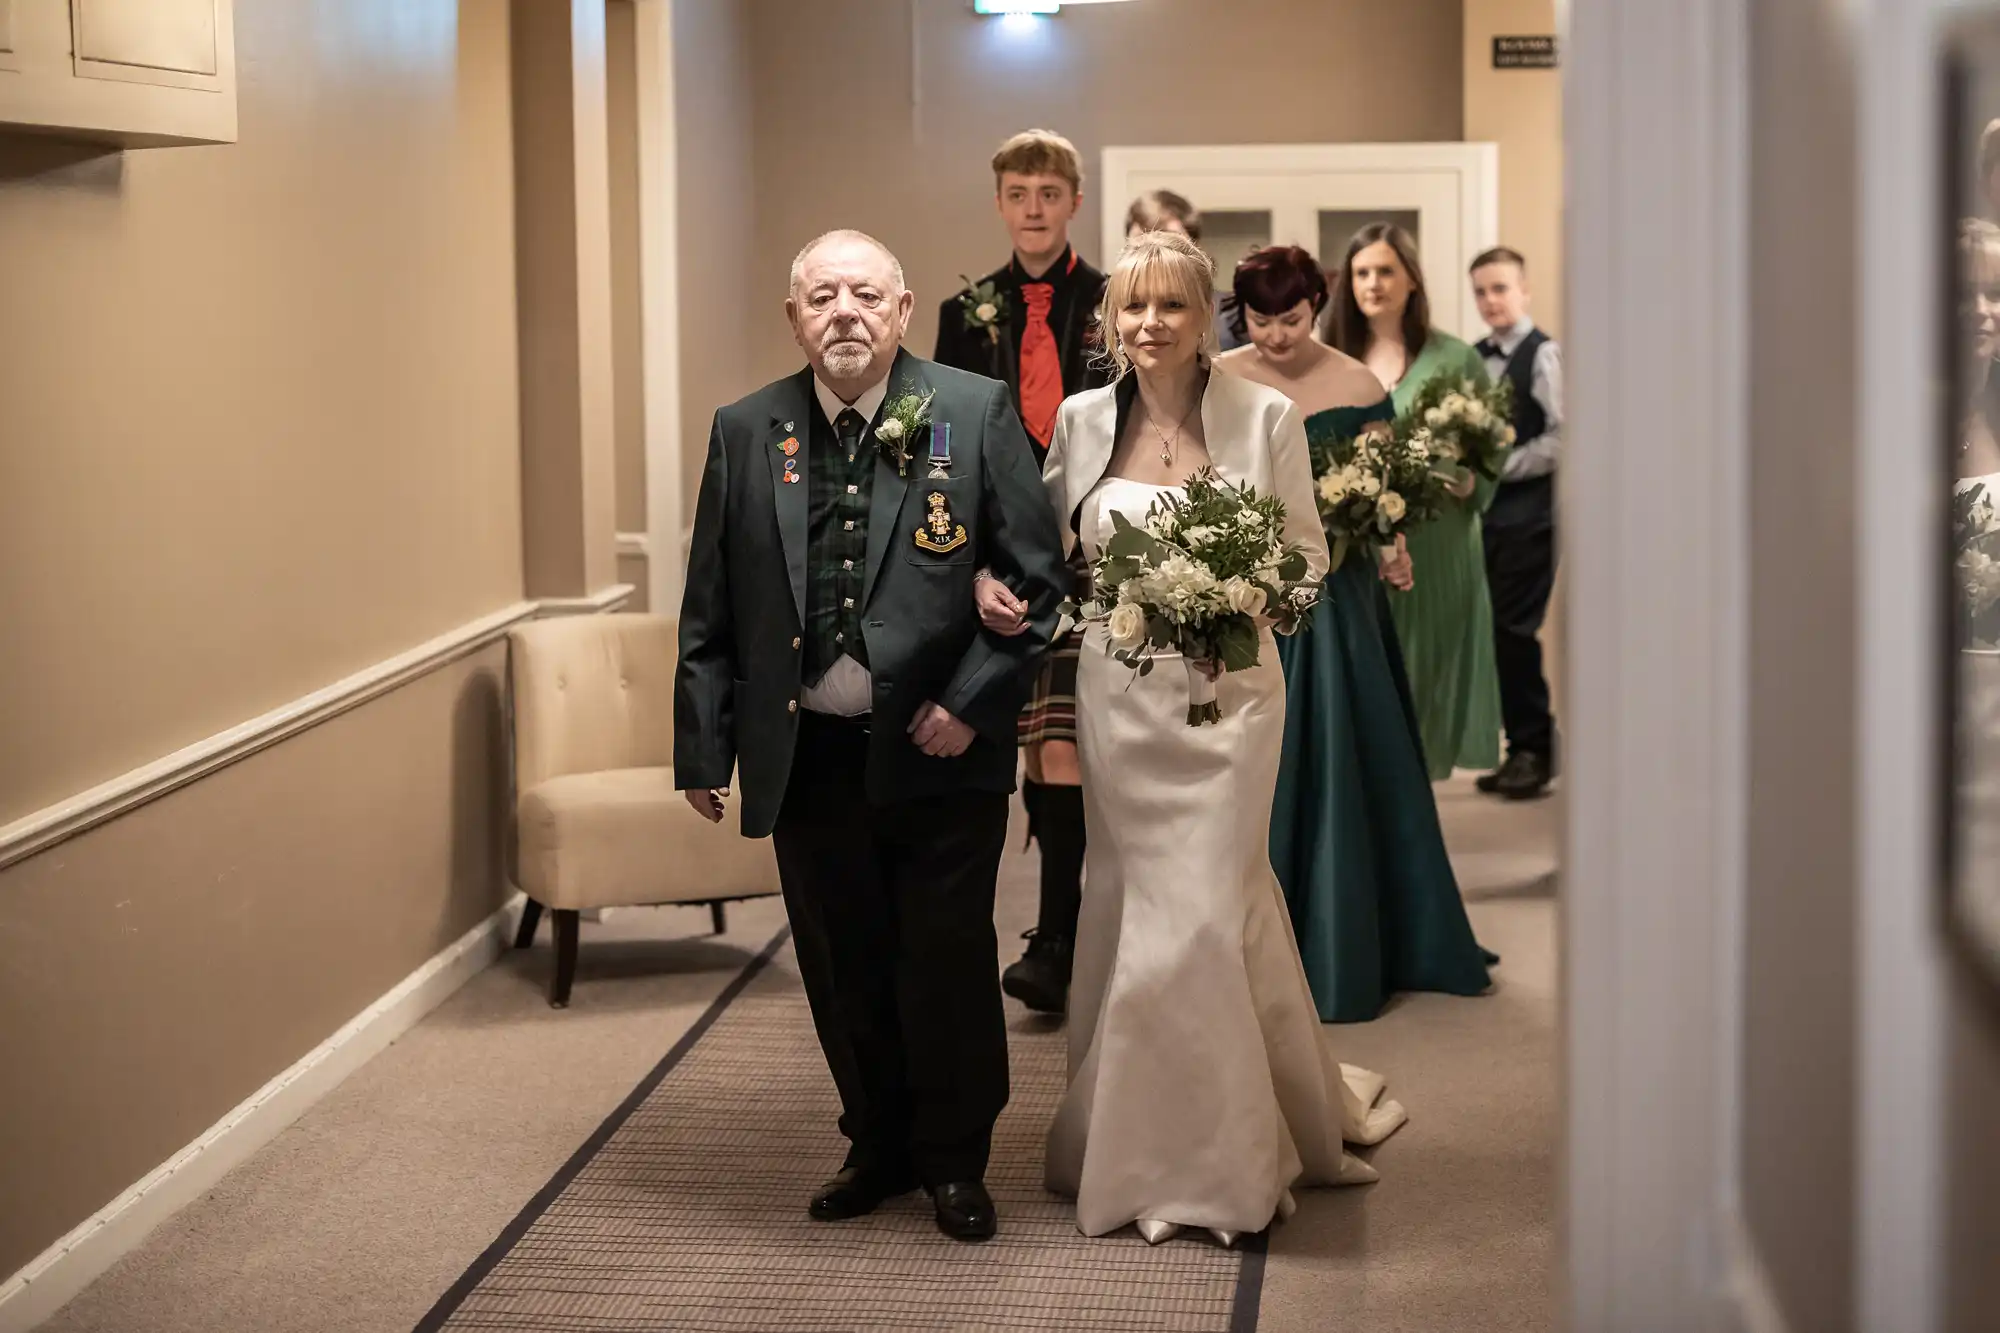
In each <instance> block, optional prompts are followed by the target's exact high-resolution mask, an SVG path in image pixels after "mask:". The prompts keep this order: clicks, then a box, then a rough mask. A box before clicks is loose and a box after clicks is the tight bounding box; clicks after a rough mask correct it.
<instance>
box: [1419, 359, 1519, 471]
mask: <svg viewBox="0 0 2000 1333" xmlns="http://www.w3.org/2000/svg"><path fill="white" fill-rule="evenodd" d="M1513 410H1514V390H1513V386H1512V385H1511V384H1509V383H1508V382H1507V381H1506V380H1501V381H1500V382H1499V383H1498V384H1495V385H1494V386H1493V387H1492V388H1490V389H1481V388H1480V387H1479V386H1478V385H1477V384H1475V383H1473V382H1472V381H1471V380H1469V379H1466V380H1451V379H1447V378H1445V377H1444V376H1442V375H1439V376H1436V377H1435V378H1433V379H1430V380H1427V381H1425V382H1424V385H1423V387H1422V388H1420V389H1418V390H1417V396H1416V397H1415V398H1413V399H1411V400H1410V405H1409V406H1408V407H1407V408H1405V409H1404V410H1403V413H1402V415H1401V416H1400V417H1398V418H1397V421H1396V437H1397V438H1398V439H1399V440H1402V441H1404V442H1405V443H1408V442H1411V441H1417V442H1421V443H1422V445H1423V446H1424V448H1425V450H1426V451H1428V452H1429V454H1430V456H1431V461H1432V464H1433V465H1434V466H1438V467H1441V468H1443V469H1445V470H1446V473H1447V475H1452V474H1457V475H1459V476H1463V472H1464V470H1470V471H1472V472H1476V473H1478V474H1479V475H1480V476H1482V477H1484V478H1486V479H1487V480H1488V481H1498V480H1499V479H1500V465H1501V464H1502V462H1504V461H1505V459H1506V454H1507V450H1508V449H1510V448H1511V447H1513V444H1514V428H1513V427H1512V426H1511V425H1509V424H1508V418H1509V416H1511V415H1512V413H1513Z"/></svg>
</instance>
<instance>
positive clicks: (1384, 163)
mask: <svg viewBox="0 0 2000 1333" xmlns="http://www.w3.org/2000/svg"><path fill="white" fill-rule="evenodd" d="M1349 173H1352V174H1357V175H1358V174H1367V175H1376V176H1396V175H1405V174H1418V173H1421V174H1425V175H1434V174H1439V173H1448V174H1450V175H1453V176H1455V177H1457V178H1458V181H1459V190H1458V198H1457V216H1456V218H1455V219H1454V221H1455V222H1456V223H1457V227H1458V236H1459V249H1460V251H1461V252H1462V253H1460V254H1457V255H1455V256H1453V259H1454V261H1455V262H1454V270H1455V271H1456V270H1459V269H1463V268H1464V266H1465V264H1466V263H1468V262H1470V261H1471V259H1472V257H1473V256H1474V255H1475V254H1477V253H1479V251H1481V250H1484V249H1485V248H1487V247H1488V246H1491V245H1494V244H1497V242H1498V238H1499V234H1500V148H1499V145H1498V144H1491V143H1347V144H1255V145H1239V146H1235V147H1216V146H1210V145H1193V144H1187V145H1169V146H1153V147H1144V148H1125V147H1116V148H1106V149H1105V150H1104V156H1103V164H1102V167H1101V175H1102V180H1101V183H1100V185H1099V186H1098V191H1099V195H1100V197H1101V198H1102V200H1103V215H1102V217H1103V221H1102V225H1103V245H1104V248H1103V250H1102V251H1101V253H1102V254H1103V255H1104V256H1105V258H1106V259H1107V260H1108V259H1110V258H1111V257H1113V256H1116V255H1117V253H1118V252H1119V251H1120V250H1121V249H1123V248H1124V245H1125V212H1126V209H1127V208H1129V207H1130V205H1131V201H1132V200H1133V199H1135V198H1137V197H1138V196H1139V195H1140V194H1142V193H1144V192H1145V191H1146V190H1149V189H1154V188H1157V187H1158V186H1159V185H1160V184H1161V182H1162V178H1165V180H1167V181H1173V182H1185V184H1175V185H1173V186H1171V187H1170V188H1174V189H1178V190H1181V191H1182V192H1184V193H1186V194H1188V195H1190V196H1191V197H1193V198H1195V199H1197V200H1202V201H1204V202H1206V201H1208V200H1209V198H1210V197H1211V193H1212V192H1211V191H1209V190H1205V189H1203V188H1202V185H1201V181H1202V179H1203V177H1215V176H1228V177H1234V178H1238V179H1240V178H1242V177H1245V176H1271V177H1279V178H1282V177H1292V176H1300V175H1323V174H1349ZM1216 206H1217V207H1233V205H1221V204H1218V205H1216ZM1272 223H1273V226H1274V229H1276V230H1278V231H1280V232H1284V231H1285V230H1286V229H1285V227H1284V225H1283V223H1282V221H1281V220H1280V219H1279V218H1277V217H1275V216H1274V217H1273V218H1272ZM1277 240H1278V242H1279V243H1280V244H1297V245H1303V246H1305V247H1306V248H1307V249H1308V250H1312V251H1315V252H1317V251H1318V249H1319V239H1318V236H1317V235H1316V234H1314V235H1310V236H1304V237H1300V236H1290V235H1283V234H1281V235H1279V236H1278V237H1277ZM1426 248H1428V247H1426ZM1319 259H1320V262H1321V263H1322V264H1330V263H1334V262H1337V261H1338V259H1339V256H1337V255H1333V256H1329V255H1320V256H1319ZM1426 266H1427V267H1435V266H1434V265H1428V264H1427V265H1426ZM1438 284H1439V280H1438V278H1436V277H1433V278H1432V280H1431V286H1432V288H1433V294H1434V297H1435V296H1436V295H1437V294H1438V293H1439V292H1440V290H1441V291H1442V292H1444V293H1447V294H1449V296H1450V308H1451V309H1453V310H1458V311H1459V312H1460V318H1457V319H1451V318H1441V319H1440V320H1439V321H1438V323H1439V324H1440V325H1441V326H1443V327H1446V328H1448V329H1449V330H1450V331H1451V332H1453V333H1458V334H1466V333H1472V332H1474V329H1473V327H1472V326H1473V325H1474V324H1476V323H1477V318H1476V314H1475V312H1474V311H1473V309H1472V305H1471V302H1470V300H1469V299H1464V298H1463V297H1462V296H1461V294H1460V293H1459V291H1458V288H1459V287H1460V286H1462V285H1463V284H1456V283H1455V284H1454V285H1453V286H1452V287H1449V288H1444V289H1439V285H1438Z"/></svg>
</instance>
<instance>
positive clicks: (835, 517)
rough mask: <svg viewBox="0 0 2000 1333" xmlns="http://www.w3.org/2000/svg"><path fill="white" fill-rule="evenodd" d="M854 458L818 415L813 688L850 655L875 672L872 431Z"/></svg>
mask: <svg viewBox="0 0 2000 1333" xmlns="http://www.w3.org/2000/svg"><path fill="white" fill-rule="evenodd" d="M854 445H855V448H854V455H853V457H852V458H849V456H848V454H847V450H846V449H845V448H844V447H843V446H842V444H841V442H840V438H839V436H838V434H837V433H836V432H835V430H834V427H833V424H832V423H831V422H829V421H827V420H826V417H825V415H824V414H823V413H822V412H821V411H820V410H819V407H818V406H817V405H815V406H814V407H813V411H812V436H811V448H810V450H809V453H810V458H809V460H808V462H807V466H806V483H807V486H808V488H809V491H808V496H809V500H808V507H807V515H808V517H807V520H806V523H807V526H806V633H805V640H806V642H805V660H804V663H803V665H804V668H805V683H806V684H807V685H809V686H810V685H816V684H818V683H819V680H820V677H822V676H824V675H825V674H826V673H827V671H828V670H829V669H830V668H831V667H832V666H833V664H834V663H835V662H838V661H839V660H840V657H841V654H842V653H845V654H847V655H848V656H850V657H852V658H853V659H854V660H855V661H857V662H859V663H861V665H862V666H867V665H868V645H867V643H866V641H865V640H864V639H863V637H862V634H861V584H862V579H863V578H864V577H865V575H866V572H867V557H868V503H869V499H870V497H871V495H872V494H873V492H874V489H875V487H874V481H875V444H874V441H873V439H872V437H871V436H870V434H869V432H868V429H867V427H866V426H865V425H864V426H863V427H862V430H861V434H860V438H859V439H857V440H856V441H855V442H854Z"/></svg>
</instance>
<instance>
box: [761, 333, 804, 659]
mask: <svg viewBox="0 0 2000 1333" xmlns="http://www.w3.org/2000/svg"><path fill="white" fill-rule="evenodd" d="M812 412H813V402H812V371H811V370H810V369H808V370H804V371H801V372H800V373H799V374H797V375H794V376H793V377H792V378H791V379H789V380H785V381H783V382H782V383H781V384H780V385H779V386H778V390H777V393H776V396H775V397H774V398H773V400H772V403H771V430H770V434H769V436H768V437H767V440H766V446H765V449H764V456H765V458H766V459H767V460H768V461H769V463H770V466H771V490H772V491H773V492H774V495H773V502H774V504H775V507H776V509H777V516H778V538H779V540H780V541H781V542H783V543H784V547H785V570H786V572H787V573H789V574H790V575H791V578H792V605H793V606H794V607H795V608H797V610H798V613H799V624H800V625H804V624H805V623H806V554H807V550H806V548H807V546H808V544H809V543H810V540H811V535H810V533H808V531H807V527H808V525H809V523H810V521H811V517H812V515H811V510H812V502H811V490H812V488H811V485H810V484H809V483H808V482H807V480H806V470H807V468H808V467H809V466H810V459H811V455H812ZM788 448H790V449H792V452H790V453H787V452H786V450H787V449H788ZM788 473H789V475H790V477H791V478H792V479H791V480H789V481H788V480H786V477H787V474H788Z"/></svg>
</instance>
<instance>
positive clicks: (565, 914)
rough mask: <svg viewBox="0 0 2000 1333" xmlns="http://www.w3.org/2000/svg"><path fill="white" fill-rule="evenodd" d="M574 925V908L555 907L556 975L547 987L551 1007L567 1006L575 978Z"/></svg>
mask: <svg viewBox="0 0 2000 1333" xmlns="http://www.w3.org/2000/svg"><path fill="white" fill-rule="evenodd" d="M576 927H577V914H576V912H575V911H574V910H567V911H566V910H564V909H562V908H560V907H559V908H557V909H556V911H555V931H556V975H555V980H554V982H553V983H552V984H551V985H550V987H549V1007H550V1008H551V1009H567V1008H569V988H570V983H571V982H573V981H575V980H576Z"/></svg>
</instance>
